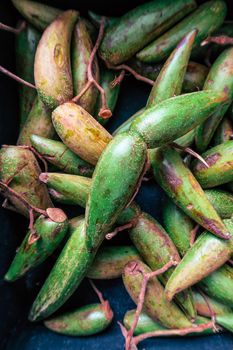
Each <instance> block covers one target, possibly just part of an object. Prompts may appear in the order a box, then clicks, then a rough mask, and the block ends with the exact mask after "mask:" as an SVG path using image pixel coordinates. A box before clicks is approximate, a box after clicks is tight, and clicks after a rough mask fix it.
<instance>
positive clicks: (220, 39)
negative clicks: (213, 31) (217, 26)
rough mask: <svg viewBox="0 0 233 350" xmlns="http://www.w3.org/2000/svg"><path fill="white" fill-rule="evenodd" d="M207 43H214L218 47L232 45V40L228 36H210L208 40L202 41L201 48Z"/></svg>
mask: <svg viewBox="0 0 233 350" xmlns="http://www.w3.org/2000/svg"><path fill="white" fill-rule="evenodd" d="M209 43H215V44H218V45H233V38H232V37H230V36H228V35H218V36H210V37H209V38H207V39H205V40H203V41H202V43H201V46H204V45H207V44H209Z"/></svg>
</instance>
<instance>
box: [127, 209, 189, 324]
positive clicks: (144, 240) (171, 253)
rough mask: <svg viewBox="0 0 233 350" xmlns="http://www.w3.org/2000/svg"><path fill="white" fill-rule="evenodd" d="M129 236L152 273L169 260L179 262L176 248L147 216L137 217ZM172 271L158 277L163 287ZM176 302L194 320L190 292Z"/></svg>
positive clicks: (179, 296)
mask: <svg viewBox="0 0 233 350" xmlns="http://www.w3.org/2000/svg"><path fill="white" fill-rule="evenodd" d="M129 236H130V239H131V240H132V242H133V244H134V245H135V247H136V248H137V250H138V251H139V253H140V254H141V256H142V258H143V260H144V261H145V262H146V263H147V264H148V266H149V267H150V268H151V269H152V270H153V271H155V270H158V269H160V268H162V267H163V266H164V265H165V264H166V263H168V262H169V260H170V259H173V260H174V261H177V262H179V261H180V257H179V253H178V251H177V249H176V246H175V245H174V243H173V242H172V240H171V239H170V238H169V236H168V234H167V233H166V231H165V230H164V228H163V227H162V226H161V225H160V224H159V223H158V222H157V221H156V220H155V219H154V218H152V217H151V216H150V215H148V214H145V213H142V214H140V215H139V217H138V220H137V224H136V225H135V226H134V227H133V228H132V229H130V230H129ZM173 270H174V267H171V268H170V269H169V270H167V271H166V272H165V273H163V274H161V275H159V276H158V279H159V280H160V281H161V282H162V284H163V285H166V282H167V281H168V279H169V277H170V276H171V274H172V271H173ZM176 302H177V304H178V305H179V306H180V307H181V309H182V310H183V311H184V313H185V314H186V315H187V317H189V318H192V319H195V317H196V312H195V308H194V305H193V302H192V295H191V292H190V291H186V292H184V293H181V294H179V295H177V298H176Z"/></svg>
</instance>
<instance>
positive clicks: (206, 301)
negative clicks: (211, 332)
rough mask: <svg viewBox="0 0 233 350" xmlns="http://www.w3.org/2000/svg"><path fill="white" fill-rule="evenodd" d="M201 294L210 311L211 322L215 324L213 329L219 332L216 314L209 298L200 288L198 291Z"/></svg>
mask: <svg viewBox="0 0 233 350" xmlns="http://www.w3.org/2000/svg"><path fill="white" fill-rule="evenodd" d="M198 291H199V293H200V294H201V296H202V298H203V299H204V301H205V303H206V305H207V307H208V309H209V312H210V315H211V320H212V323H213V327H214V329H215V330H217V328H216V326H215V323H216V314H215V312H214V310H213V308H212V307H211V305H210V303H209V300H208V298H207V296H206V295H205V294H204V293H203V292H202V290H201V289H200V288H199V289H198Z"/></svg>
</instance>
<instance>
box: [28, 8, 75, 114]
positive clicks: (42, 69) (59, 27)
mask: <svg viewBox="0 0 233 350" xmlns="http://www.w3.org/2000/svg"><path fill="white" fill-rule="evenodd" d="M77 18H78V12H77V11H74V10H68V11H65V12H63V13H61V14H60V15H59V16H58V17H57V18H56V19H55V20H54V21H53V22H52V23H51V24H50V25H49V26H48V27H47V28H46V29H45V31H44V32H43V34H42V37H41V40H40V42H39V44H38V46H37V50H36V56H35V64H34V78H35V84H36V88H37V92H38V95H39V97H40V98H41V100H42V102H44V104H45V105H46V106H47V107H49V108H51V109H54V108H56V107H57V106H58V105H60V104H62V103H64V102H66V101H68V100H70V99H71V98H72V97H73V84H72V75H71V67H70V43H71V35H72V31H73V28H74V25H75V22H76V21H77Z"/></svg>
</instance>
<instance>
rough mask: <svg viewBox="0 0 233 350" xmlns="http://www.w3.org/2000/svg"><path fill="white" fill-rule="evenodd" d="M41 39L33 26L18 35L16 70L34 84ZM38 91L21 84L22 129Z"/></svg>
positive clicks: (27, 27) (27, 26)
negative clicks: (37, 52)
mask: <svg viewBox="0 0 233 350" xmlns="http://www.w3.org/2000/svg"><path fill="white" fill-rule="evenodd" d="M39 40H40V33H39V32H38V31H37V30H36V29H34V28H33V27H31V26H30V25H26V27H25V28H24V29H23V30H22V31H21V32H20V33H19V34H18V35H16V39H15V44H16V45H15V51H16V72H17V75H18V76H19V77H21V78H22V79H24V80H26V81H28V82H29V83H31V84H34V59H35V53H36V48H37V45H38V42H39ZM35 97H36V91H35V90H34V89H32V88H30V87H28V86H25V85H21V86H20V89H19V118H20V129H21V128H22V127H23V125H24V123H25V121H26V119H27V117H28V114H29V112H30V110H31V108H32V105H33V102H34V99H35Z"/></svg>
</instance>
